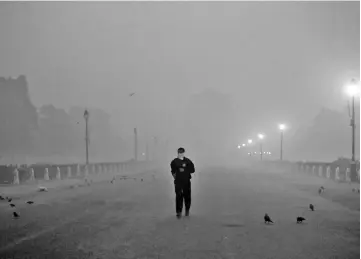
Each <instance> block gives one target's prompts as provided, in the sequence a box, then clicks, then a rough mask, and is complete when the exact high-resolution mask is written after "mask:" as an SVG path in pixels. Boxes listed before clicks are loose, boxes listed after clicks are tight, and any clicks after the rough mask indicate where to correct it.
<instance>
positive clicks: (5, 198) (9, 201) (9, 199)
mask: <svg viewBox="0 0 361 259" xmlns="http://www.w3.org/2000/svg"><path fill="white" fill-rule="evenodd" d="M0 201H7V202H8V203H9V205H10V207H11V208H16V206H15V204H14V203H13V202H12V201H13V199H12V198H11V197H7V196H6V197H4V196H2V195H0ZM26 203H27V204H29V205H31V204H34V202H33V201H27V202H26ZM19 217H20V214H19V212H16V211H13V218H14V219H17V218H19Z"/></svg>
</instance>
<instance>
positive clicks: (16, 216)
mask: <svg viewBox="0 0 361 259" xmlns="http://www.w3.org/2000/svg"><path fill="white" fill-rule="evenodd" d="M13 217H14V218H16V219H17V218H19V217H20V215H19V213H17V212H16V211H14V212H13Z"/></svg>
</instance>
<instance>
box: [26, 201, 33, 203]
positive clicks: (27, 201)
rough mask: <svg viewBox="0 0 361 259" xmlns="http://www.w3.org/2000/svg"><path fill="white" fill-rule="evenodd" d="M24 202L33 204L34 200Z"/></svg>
mask: <svg viewBox="0 0 361 259" xmlns="http://www.w3.org/2000/svg"><path fill="white" fill-rule="evenodd" d="M26 203H27V204H33V203H34V202H33V201H27V202H26Z"/></svg>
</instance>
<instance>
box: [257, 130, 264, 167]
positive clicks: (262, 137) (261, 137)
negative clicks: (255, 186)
mask: <svg viewBox="0 0 361 259" xmlns="http://www.w3.org/2000/svg"><path fill="white" fill-rule="evenodd" d="M258 138H259V139H260V140H261V142H260V151H261V152H260V155H261V161H262V155H263V152H262V140H263V139H264V135H263V134H258Z"/></svg>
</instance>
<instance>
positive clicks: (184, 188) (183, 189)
mask: <svg viewBox="0 0 361 259" xmlns="http://www.w3.org/2000/svg"><path fill="white" fill-rule="evenodd" d="M174 187H175V194H176V198H175V204H176V205H175V206H176V213H182V209H183V200H184V206H185V209H186V211H187V210H189V209H190V207H191V181H190V180H177V181H174Z"/></svg>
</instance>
